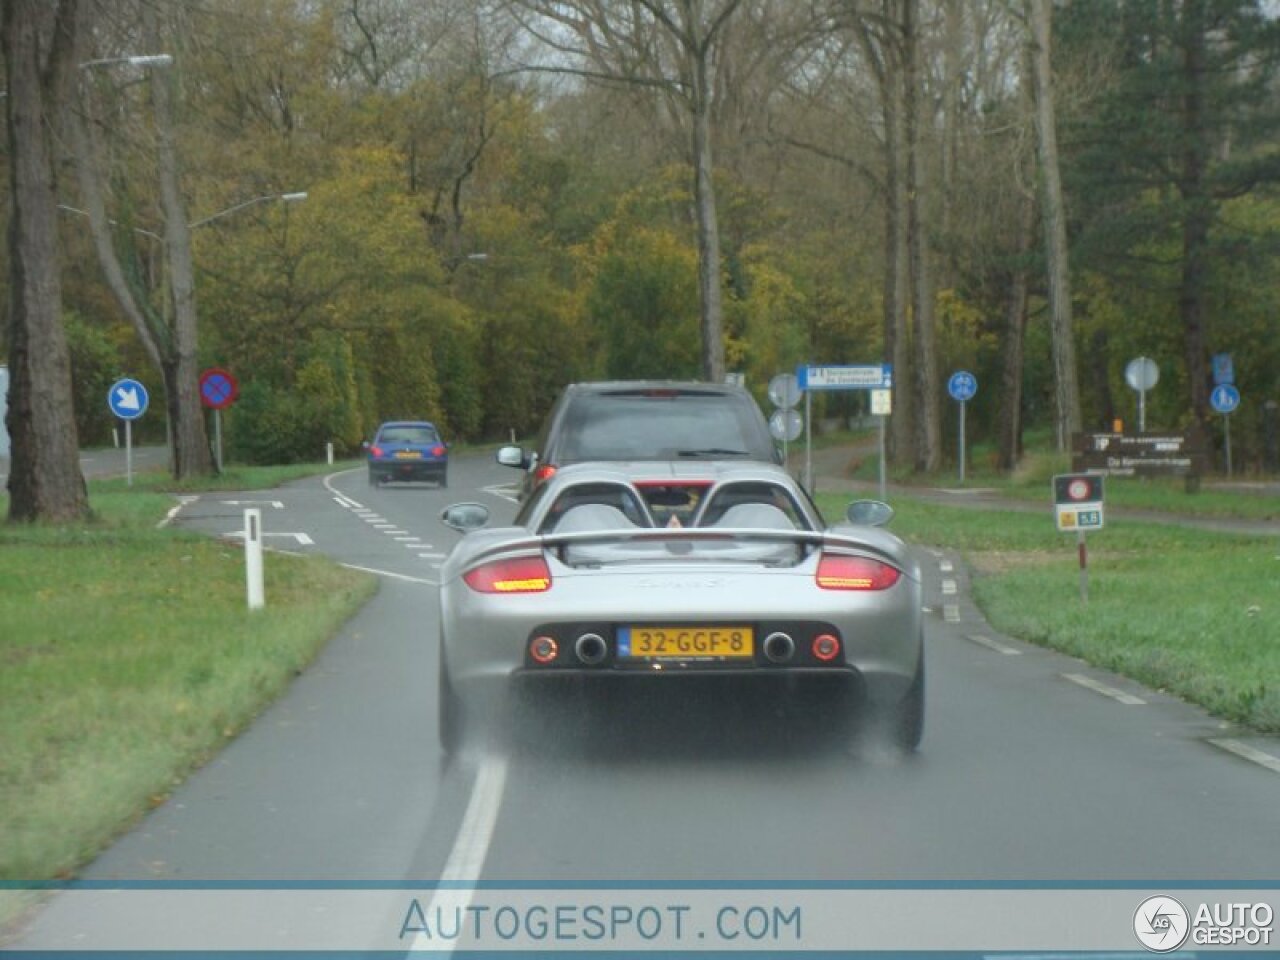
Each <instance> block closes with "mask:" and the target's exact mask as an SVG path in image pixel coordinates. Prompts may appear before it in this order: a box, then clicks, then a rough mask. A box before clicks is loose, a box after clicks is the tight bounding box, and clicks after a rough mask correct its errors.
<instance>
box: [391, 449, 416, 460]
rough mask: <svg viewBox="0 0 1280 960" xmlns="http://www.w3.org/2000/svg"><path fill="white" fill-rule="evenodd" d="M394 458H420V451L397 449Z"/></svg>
mask: <svg viewBox="0 0 1280 960" xmlns="http://www.w3.org/2000/svg"><path fill="white" fill-rule="evenodd" d="M396 459H397V460H421V459H422V453H421V451H418V450H397V451H396Z"/></svg>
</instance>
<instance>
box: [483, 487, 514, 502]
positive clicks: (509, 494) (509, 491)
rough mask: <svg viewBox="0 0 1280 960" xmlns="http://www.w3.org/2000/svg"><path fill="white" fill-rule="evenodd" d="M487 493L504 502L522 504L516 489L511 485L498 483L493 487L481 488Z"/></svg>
mask: <svg viewBox="0 0 1280 960" xmlns="http://www.w3.org/2000/svg"><path fill="white" fill-rule="evenodd" d="M480 489H481V490H483V491H484V492H485V493H487V494H489V495H491V496H494V497H498V498H500V499H502V500H510V501H511V502H512V503H519V502H520V494H519V492H518V491H517V489H516V487H515V486H513V485H512V484H509V483H496V484H494V485H493V486H491V487H481V488H480Z"/></svg>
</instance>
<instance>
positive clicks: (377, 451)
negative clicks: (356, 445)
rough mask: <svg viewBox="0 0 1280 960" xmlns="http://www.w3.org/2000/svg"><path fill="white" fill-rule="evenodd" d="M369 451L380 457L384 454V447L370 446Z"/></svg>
mask: <svg viewBox="0 0 1280 960" xmlns="http://www.w3.org/2000/svg"><path fill="white" fill-rule="evenodd" d="M369 452H370V453H371V454H373V455H374V456H375V457H380V456H382V448H381V447H370V448H369Z"/></svg>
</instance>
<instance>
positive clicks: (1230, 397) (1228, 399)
mask: <svg viewBox="0 0 1280 960" xmlns="http://www.w3.org/2000/svg"><path fill="white" fill-rule="evenodd" d="M1209 403H1210V404H1212V405H1213V409H1214V410H1216V411H1217V412H1218V413H1230V412H1231V411H1233V410H1234V409H1235V408H1236V407H1238V406H1240V391H1239V390H1237V389H1236V388H1235V387H1234V386H1232V385H1231V384H1229V383H1220V384H1218V385H1217V386H1216V387H1214V388H1213V393H1211V394H1209Z"/></svg>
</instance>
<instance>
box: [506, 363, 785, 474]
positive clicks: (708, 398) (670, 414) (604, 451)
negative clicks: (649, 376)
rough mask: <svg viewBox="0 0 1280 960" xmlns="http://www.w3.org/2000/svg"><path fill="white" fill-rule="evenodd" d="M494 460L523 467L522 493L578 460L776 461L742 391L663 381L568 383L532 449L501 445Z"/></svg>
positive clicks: (725, 386) (769, 441) (765, 431)
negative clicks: (560, 468)
mask: <svg viewBox="0 0 1280 960" xmlns="http://www.w3.org/2000/svg"><path fill="white" fill-rule="evenodd" d="M497 458H498V462H499V463H502V464H506V465H507V466H509V467H520V468H522V469H524V470H525V471H526V473H525V477H524V482H523V484H522V485H521V496H522V497H525V496H528V495H529V493H530V492H531V491H532V490H533V489H534V488H535V487H536V486H537V485H538V484H539V483H541V482H542V481H543V480H545V479H547V477H549V476H551V475H552V474H553V473H555V471H556V469H557V468H558V467H562V466H564V465H565V464H569V463H578V462H581V461H584V460H592V461H599V460H736V459H742V460H758V461H764V462H767V463H780V462H781V457H780V455H779V452H778V448H777V446H776V445H775V444H774V442H773V438H772V436H770V434H769V425H768V424H767V423H766V422H765V419H764V415H763V414H762V413H761V412H760V407H759V406H758V405H757V404H756V402H755V399H754V398H753V397H752V396H751V394H750V393H748V392H747V391H746V390H745V389H744V388H742V387H739V386H733V385H730V384H719V383H691V382H675V381H666V380H616V381H610V382H603V383H572V384H570V385H569V386H567V387H565V389H564V392H563V393H562V394H561V395H560V398H559V399H558V400H557V401H556V403H555V406H554V407H552V408H551V413H550V414H548V415H547V419H546V422H545V423H544V424H543V427H542V432H541V433H540V434H539V435H538V441H537V447H536V448H535V449H533V450H525V449H523V448H522V447H514V446H512V447H503V448H502V449H500V450H499V451H498V454H497Z"/></svg>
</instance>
